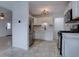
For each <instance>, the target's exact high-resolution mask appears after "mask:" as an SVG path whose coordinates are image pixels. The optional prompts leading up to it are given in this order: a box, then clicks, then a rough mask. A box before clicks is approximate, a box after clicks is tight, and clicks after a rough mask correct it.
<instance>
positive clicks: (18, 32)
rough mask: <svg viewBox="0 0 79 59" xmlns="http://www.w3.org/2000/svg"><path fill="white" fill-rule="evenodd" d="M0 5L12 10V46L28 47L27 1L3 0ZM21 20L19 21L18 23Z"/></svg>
mask: <svg viewBox="0 0 79 59" xmlns="http://www.w3.org/2000/svg"><path fill="white" fill-rule="evenodd" d="M0 6H1V7H4V8H6V9H9V10H12V13H13V17H12V18H13V19H12V47H18V48H22V49H26V50H27V49H28V46H29V45H28V39H29V38H28V15H29V13H28V12H29V10H28V9H29V6H28V2H19V1H14V2H13V1H11V2H9V1H5V2H0ZM18 20H21V23H18Z"/></svg>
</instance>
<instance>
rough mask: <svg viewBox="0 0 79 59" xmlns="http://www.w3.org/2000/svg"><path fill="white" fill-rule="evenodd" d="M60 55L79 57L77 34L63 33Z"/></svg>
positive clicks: (78, 36) (78, 35) (78, 38)
mask: <svg viewBox="0 0 79 59" xmlns="http://www.w3.org/2000/svg"><path fill="white" fill-rule="evenodd" d="M62 54H63V56H64V57H79V34H78V33H63V39H62Z"/></svg>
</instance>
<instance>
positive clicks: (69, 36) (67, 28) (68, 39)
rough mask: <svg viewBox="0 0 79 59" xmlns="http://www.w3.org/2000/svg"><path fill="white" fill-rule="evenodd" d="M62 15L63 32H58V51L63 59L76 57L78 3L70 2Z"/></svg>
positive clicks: (78, 34)
mask: <svg viewBox="0 0 79 59" xmlns="http://www.w3.org/2000/svg"><path fill="white" fill-rule="evenodd" d="M64 14H65V15H64V23H65V24H64V30H61V31H59V32H58V39H59V40H58V49H59V51H60V54H61V55H62V56H64V57H78V56H79V51H78V50H79V46H78V45H79V1H70V2H69V5H68V6H67V8H66V11H65V13H64Z"/></svg>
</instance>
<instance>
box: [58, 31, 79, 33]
mask: <svg viewBox="0 0 79 59" xmlns="http://www.w3.org/2000/svg"><path fill="white" fill-rule="evenodd" d="M58 33H79V31H59V32H58Z"/></svg>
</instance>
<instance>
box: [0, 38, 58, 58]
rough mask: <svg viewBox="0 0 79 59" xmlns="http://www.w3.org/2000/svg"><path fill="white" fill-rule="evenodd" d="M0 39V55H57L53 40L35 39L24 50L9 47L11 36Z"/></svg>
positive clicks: (55, 44)
mask: <svg viewBox="0 0 79 59" xmlns="http://www.w3.org/2000/svg"><path fill="white" fill-rule="evenodd" d="M0 39H1V40H0V47H1V48H2V49H1V48H0V57H59V52H58V49H57V43H56V41H55V40H54V41H51V42H48V41H42V40H35V42H34V44H33V45H32V46H31V47H30V48H29V50H28V51H26V50H23V49H20V48H11V37H4V38H0ZM1 41H2V42H1ZM4 47H5V48H4Z"/></svg>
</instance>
